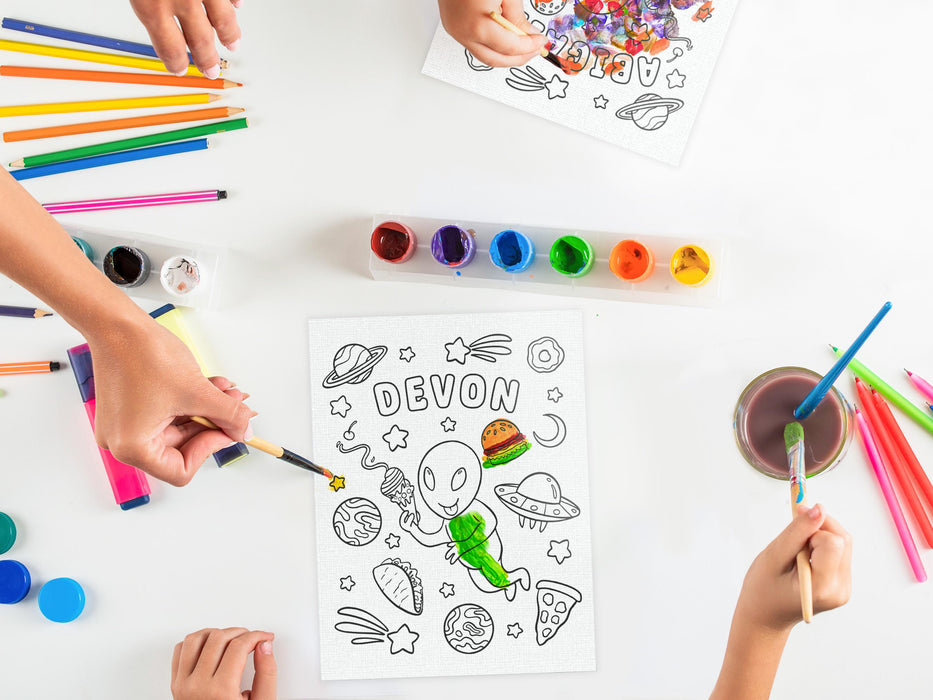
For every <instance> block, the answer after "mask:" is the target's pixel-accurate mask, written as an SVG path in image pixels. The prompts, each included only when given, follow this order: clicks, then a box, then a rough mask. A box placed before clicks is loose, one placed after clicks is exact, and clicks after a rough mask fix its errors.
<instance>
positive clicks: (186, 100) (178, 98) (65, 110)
mask: <svg viewBox="0 0 933 700" xmlns="http://www.w3.org/2000/svg"><path fill="white" fill-rule="evenodd" d="M219 99H220V95H212V94H211V93H209V92H201V93H194V94H191V95H160V96H158V97H121V98H119V99H116V100H87V101H84V102H49V103H47V104H39V105H11V106H7V107H0V117H29V116H34V115H37V114H72V113H74V112H105V111H108V110H111V109H148V108H150V107H181V106H183V105H203V104H207V103H208V102H216V101H217V100H219Z"/></svg>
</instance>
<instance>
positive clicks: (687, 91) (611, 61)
mask: <svg viewBox="0 0 933 700" xmlns="http://www.w3.org/2000/svg"><path fill="white" fill-rule="evenodd" d="M737 3H738V0H525V2H524V8H525V15H526V17H527V19H528V20H529V21H530V23H531V24H532V25H533V27H534V29H535V30H536V31H538V32H539V33H542V34H546V35H547V37H548V39H549V41H550V47H551V53H552V54H554V55H555V56H556V57H557V59H558V60H559V61H560V62H561V63H562V64H563V67H564V70H562V69H561V68H558V67H556V66H554V65H552V64H551V63H549V62H548V61H546V60H545V59H544V58H537V57H536V58H533V59H532V60H531V61H529V62H528V63H527V64H526V65H524V66H516V67H512V68H491V67H490V66H487V65H485V64H483V63H482V62H480V61H478V60H477V58H476V57H475V56H473V54H471V53H470V51H468V50H466V49H464V47H463V46H461V45H460V44H458V43H457V42H456V41H454V40H453V39H452V38H451V37H450V36H448V34H447V32H445V31H444V28H443V26H438V28H437V32H436V34H435V35H434V41H433V42H432V44H431V49H430V52H429V53H428V57H427V60H426V61H425V63H424V68H423V72H424V74H425V75H429V76H431V77H434V78H438V79H440V80H443V81H445V82H448V83H451V84H452V85H456V86H458V87H462V88H465V89H467V90H470V91H472V92H475V93H477V94H480V95H483V96H484V97H490V98H492V99H494V100H497V101H499V102H503V103H505V104H507V105H510V106H512V107H517V108H518V109H521V110H524V111H526V112H530V113H532V114H536V115H538V116H539V117H544V118H545V119H549V120H551V121H554V122H557V123H558V124H562V125H564V126H569V127H570V128H572V129H577V130H579V131H582V132H584V133H587V134H589V135H590V136H595V137H596V138H598V139H602V140H604V141H608V142H609V143H612V144H615V145H617V146H622V147H624V148H627V149H630V150H632V151H635V152H636V153H640V154H642V155H646V156H649V157H651V158H656V159H657V160H660V161H663V162H665V163H669V164H671V165H677V164H678V163H679V162H680V159H681V156H682V155H683V151H684V148H685V147H686V145H687V138H688V136H689V135H690V130H691V128H692V126H693V122H694V120H695V119H696V116H697V113H698V111H699V108H700V102H701V101H702V99H703V93H704V92H705V91H706V85H707V83H708V82H709V79H710V76H711V74H712V72H713V68H714V66H715V64H716V59H717V58H718V56H719V51H720V47H721V46H722V42H723V39H724V38H725V35H726V30H727V29H728V27H729V22H730V20H731V19H732V14H733V12H734V11H735V7H736V5H737ZM489 21H490V22H492V19H490V20H489ZM502 31H505V30H502Z"/></svg>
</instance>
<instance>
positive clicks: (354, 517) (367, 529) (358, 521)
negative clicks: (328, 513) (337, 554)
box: [334, 498, 382, 547]
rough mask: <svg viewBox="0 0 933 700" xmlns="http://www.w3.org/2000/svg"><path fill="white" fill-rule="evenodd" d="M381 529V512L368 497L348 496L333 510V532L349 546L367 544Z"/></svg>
mask: <svg viewBox="0 0 933 700" xmlns="http://www.w3.org/2000/svg"><path fill="white" fill-rule="evenodd" d="M381 529H382V513H380V512H379V509H378V508H377V507H376V504H375V503H373V502H372V501H370V500H369V499H368V498H348V499H347V500H345V501H344V502H343V503H341V504H340V505H339V506H337V509H336V510H335V511H334V533H335V534H336V535H337V537H339V538H340V541H341V542H343V543H344V544H348V545H350V546H351V547H362V546H363V545H365V544H369V543H370V542H372V541H373V540H374V539H376V537H378V535H379V530H381Z"/></svg>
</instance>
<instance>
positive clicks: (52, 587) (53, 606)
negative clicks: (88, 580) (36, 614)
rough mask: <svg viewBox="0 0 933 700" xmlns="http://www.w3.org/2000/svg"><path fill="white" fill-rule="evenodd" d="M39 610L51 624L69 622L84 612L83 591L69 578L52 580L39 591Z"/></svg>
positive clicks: (79, 585) (78, 584)
mask: <svg viewBox="0 0 933 700" xmlns="http://www.w3.org/2000/svg"><path fill="white" fill-rule="evenodd" d="M39 610H41V611H42V614H43V615H45V616H46V617H47V618H48V619H50V620H51V621H52V622H71V621H72V620H74V619H75V618H77V617H78V615H80V614H81V613H82V611H83V610H84V589H83V588H81V584H80V583H78V582H77V581H75V580H74V579H71V578H53V579H52V580H51V581H49V582H48V583H46V584H45V585H44V586H43V587H42V588H41V590H40V591H39Z"/></svg>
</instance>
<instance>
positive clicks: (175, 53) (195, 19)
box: [130, 0, 243, 78]
mask: <svg viewBox="0 0 933 700" xmlns="http://www.w3.org/2000/svg"><path fill="white" fill-rule="evenodd" d="M242 2H243V0H130V4H131V5H132V6H133V11H134V12H136V16H137V17H139V20H140V21H141V22H142V23H143V25H144V26H145V27H146V30H147V31H148V32H149V38H150V39H151V40H152V45H153V47H155V50H156V53H157V54H159V58H161V59H162V62H163V63H164V64H165V67H166V68H168V70H169V71H171V72H172V73H175V74H176V75H184V72H185V71H186V70H187V69H188V52H187V49H186V48H185V45H186V44H187V47H188V48H190V49H191V57H192V59H194V65H196V66H197V67H198V70H200V71H201V72H202V73H204V75H206V76H207V77H208V78H216V77H217V76H219V75H220V57H219V56H218V55H217V49H216V48H215V46H214V34H215V33H216V35H217V38H218V39H219V40H220V43H221V44H223V45H224V46H226V47H227V49H228V50H230V51H236V50H237V47H238V46H239V43H240V25H239V24H238V23H237V19H236V9H235V8H238V7H239V6H240V5H241V4H242ZM176 18H177V21H176ZM179 25H181V27H180V28H179Z"/></svg>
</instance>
